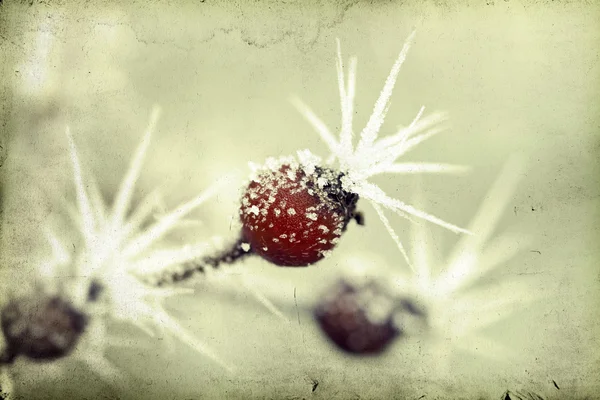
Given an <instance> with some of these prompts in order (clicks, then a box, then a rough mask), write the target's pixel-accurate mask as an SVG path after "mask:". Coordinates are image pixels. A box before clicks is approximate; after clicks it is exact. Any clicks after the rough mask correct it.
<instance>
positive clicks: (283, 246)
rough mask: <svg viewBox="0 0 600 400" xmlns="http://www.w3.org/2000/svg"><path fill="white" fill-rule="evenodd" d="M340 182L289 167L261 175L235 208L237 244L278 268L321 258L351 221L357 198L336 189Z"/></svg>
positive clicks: (323, 172) (325, 172) (330, 174)
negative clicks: (240, 242)
mask: <svg viewBox="0 0 600 400" xmlns="http://www.w3.org/2000/svg"><path fill="white" fill-rule="evenodd" d="M342 176H343V175H342V174H340V173H336V172H334V171H333V170H330V169H326V168H320V167H316V168H313V170H312V171H310V172H308V171H307V170H306V169H304V168H302V167H301V166H296V165H293V164H283V165H276V166H273V167H272V168H266V169H265V170H263V171H261V172H260V173H259V174H258V176H257V177H256V178H255V179H254V180H252V182H251V183H250V184H249V186H248V188H247V189H246V192H245V193H244V196H243V197H242V206H241V208H240V215H241V220H242V224H243V226H242V239H243V240H244V241H246V242H247V243H248V244H249V245H250V248H251V250H250V251H252V252H253V253H255V254H258V255H259V256H261V257H263V258H264V259H266V260H268V261H270V262H271V263H273V264H275V265H279V266H294V267H300V266H307V265H310V264H314V263H316V262H317V261H319V260H321V259H322V258H324V257H325V256H326V255H327V254H328V253H329V252H330V251H331V250H332V249H333V248H334V247H335V245H336V243H337V242H338V240H339V238H340V236H341V235H342V233H343V232H344V231H345V230H346V226H347V225H348V222H349V221H350V220H351V219H353V218H356V213H355V209H356V202H357V201H358V195H356V194H353V193H348V192H346V191H344V190H343V189H342V185H341V177H342Z"/></svg>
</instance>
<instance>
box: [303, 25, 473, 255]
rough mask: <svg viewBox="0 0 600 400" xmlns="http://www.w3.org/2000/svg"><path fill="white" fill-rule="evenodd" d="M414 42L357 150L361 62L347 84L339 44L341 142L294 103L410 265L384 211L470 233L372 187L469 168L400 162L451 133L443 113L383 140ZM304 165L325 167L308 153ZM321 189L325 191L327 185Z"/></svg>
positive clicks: (416, 120) (408, 42) (395, 67)
mask: <svg viewBox="0 0 600 400" xmlns="http://www.w3.org/2000/svg"><path fill="white" fill-rule="evenodd" d="M414 36H415V32H414V31H413V32H412V33H411V35H410V36H409V37H408V39H407V40H406V42H405V44H404V47H403V48H402V50H401V52H400V55H399V56H398V58H397V59H396V62H395V63H394V65H393V67H392V70H391V72H390V74H389V76H388V77H387V80H386V82H385V85H384V87H383V89H382V91H381V93H380V95H379V98H378V99H377V101H376V103H375V106H374V108H373V113H372V114H371V116H370V118H369V120H368V122H367V125H366V126H365V128H364V129H363V130H362V131H361V133H360V140H359V141H358V143H357V144H356V146H355V145H354V144H353V136H354V128H353V126H352V124H353V115H354V96H355V88H356V64H357V59H356V57H352V58H351V59H350V66H349V69H348V72H347V81H346V76H345V74H344V65H343V62H342V55H341V49H340V42H339V40H338V41H337V55H338V57H337V65H336V67H337V80H338V87H339V93H340V103H341V114H342V121H341V122H342V123H341V131H340V134H339V140H337V139H336V138H335V136H334V135H333V133H332V132H331V131H330V130H329V128H328V127H327V126H326V125H325V123H324V122H323V121H321V120H320V119H319V118H318V117H317V116H316V114H315V113H314V112H313V111H312V110H311V109H310V108H309V107H308V106H307V105H306V104H304V103H303V102H302V101H301V100H299V99H297V98H293V99H292V102H293V103H294V105H295V106H296V107H297V108H298V110H299V111H300V112H301V113H302V114H303V115H304V117H305V118H306V119H307V120H308V121H309V122H310V123H311V124H312V125H313V127H314V128H315V129H316V131H317V133H318V134H319V135H320V136H321V138H322V139H323V141H324V142H325V143H326V144H327V146H328V147H329V150H330V152H331V155H330V157H329V159H328V160H327V163H328V164H330V165H332V164H334V163H335V162H337V163H338V167H337V169H338V170H339V171H340V172H342V173H343V174H344V176H343V177H342V187H343V189H344V190H346V191H347V192H349V193H356V194H358V195H360V196H361V197H363V198H365V199H367V200H369V202H371V204H372V205H373V206H374V207H375V209H376V211H377V213H378V215H379V216H380V218H381V220H382V221H383V223H384V225H385V226H386V228H387V229H388V231H389V232H390V234H391V236H392V238H393V239H394V240H395V241H396V244H397V246H398V247H399V249H400V250H401V252H402V255H403V256H404V257H405V259H406V260H407V261H408V257H407V255H406V252H405V250H404V248H403V246H402V244H401V243H400V241H399V240H398V238H397V235H396V234H395V233H394V232H393V230H392V229H391V227H390V225H389V223H388V221H387V218H386V217H385V216H384V215H383V210H382V209H381V207H383V208H385V209H388V210H391V211H393V212H395V213H397V214H399V215H400V216H402V217H405V218H410V216H414V217H418V218H422V219H425V220H427V221H429V222H432V223H434V224H437V225H440V226H442V227H444V228H447V229H449V230H451V231H453V232H457V233H458V232H462V233H470V232H468V231H466V230H465V229H463V228H460V227H458V226H456V225H453V224H450V223H448V222H446V221H444V220H442V219H440V218H438V217H435V216H433V215H431V214H428V213H426V212H424V211H420V210H418V209H416V208H414V207H412V206H410V205H408V204H405V203H403V202H402V201H400V200H398V199H394V198H391V197H390V196H388V195H387V194H386V193H385V192H384V191H383V190H381V189H380V188H379V187H378V186H377V185H375V184H373V183H371V182H369V181H368V179H369V178H371V177H372V176H375V175H379V174H384V173H393V174H415V173H461V172H464V171H466V170H467V168H466V167H464V166H456V165H448V164H441V163H428V162H422V163H397V162H396V160H397V159H398V158H399V157H401V156H402V155H404V154H406V153H407V152H409V151H410V150H412V149H413V148H414V147H415V146H417V145H418V144H420V143H422V142H423V141H425V140H427V139H429V138H431V137H432V136H434V135H436V134H437V133H439V132H442V131H443V130H444V128H445V127H444V126H443V124H442V123H443V122H444V121H445V120H446V115H445V114H443V113H434V114H432V115H430V116H427V117H422V114H423V111H424V107H422V108H421V109H420V110H419V112H418V114H417V116H416V117H415V118H414V120H413V121H412V122H411V123H410V125H408V126H406V127H400V128H399V129H398V131H397V132H396V133H395V134H393V135H391V136H387V137H384V138H378V135H379V130H380V128H381V126H382V125H383V123H384V120H385V116H386V114H387V112H388V109H389V106H390V97H391V95H392V91H393V88H394V85H395V83H396V78H397V76H398V73H399V71H400V67H401V66H402V63H403V62H404V60H405V59H406V55H407V53H408V50H409V48H410V46H411V43H412V41H413V38H414ZM298 159H299V160H300V163H301V164H304V165H306V166H305V169H306V170H307V171H311V170H314V165H315V164H319V162H320V161H319V158H318V157H317V156H315V155H313V154H312V153H310V152H309V151H308V150H302V151H299V152H298ZM320 186H321V187H323V185H320Z"/></svg>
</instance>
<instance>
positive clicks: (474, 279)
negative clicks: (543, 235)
mask: <svg viewBox="0 0 600 400" xmlns="http://www.w3.org/2000/svg"><path fill="white" fill-rule="evenodd" d="M520 164H521V162H520V161H517V160H516V159H512V160H511V161H509V163H507V165H506V166H505V167H504V170H503V172H502V173H501V174H500V176H499V177H498V178H497V180H496V182H495V183H494V184H493V186H492V187H491V189H490V190H489V192H488V194H487V196H486V197H485V200H484V201H483V203H482V205H481V206H480V208H479V210H478V211H477V213H476V215H475V216H474V218H473V220H472V222H471V224H470V227H469V230H470V231H471V232H473V235H469V236H464V237H462V238H461V240H460V241H459V242H458V244H457V245H456V247H455V248H454V249H453V251H452V253H451V255H450V257H449V258H448V260H447V261H446V262H440V261H439V258H440V257H437V254H436V253H437V251H436V248H435V246H434V243H435V241H434V239H433V238H432V237H431V235H430V232H429V230H428V229H427V228H426V227H425V226H423V225H422V224H413V228H412V230H411V236H412V238H411V249H412V251H411V253H412V256H411V259H412V265H413V266H414V269H412V270H411V271H410V272H409V273H406V274H402V275H399V276H400V278H398V279H397V280H395V284H396V289H397V290H398V291H399V293H407V294H412V295H413V296H414V298H416V299H418V300H420V301H421V302H422V304H423V305H424V306H425V308H426V309H427V310H428V314H429V318H428V324H429V327H430V328H431V330H430V332H432V333H433V337H434V338H436V339H439V340H438V343H439V345H440V346H439V349H440V351H447V348H448V344H451V345H452V346H454V347H456V348H459V349H463V350H467V351H470V352H474V353H478V354H480V355H483V356H486V357H491V358H495V359H507V357H511V356H517V354H515V352H514V351H511V350H510V349H509V348H507V347H506V346H502V345H501V344H500V343H498V342H496V341H493V340H490V339H487V338H485V337H484V336H483V335H482V334H481V330H482V329H484V328H487V327H489V326H490V325H491V324H493V323H495V322H498V321H500V320H503V319H506V318H508V317H509V316H510V315H511V314H513V313H514V312H515V311H517V310H519V309H522V307H523V306H525V305H526V304H529V303H531V302H533V301H536V300H539V299H540V298H541V297H542V295H541V294H540V293H537V292H536V291H535V290H534V288H532V286H531V285H530V284H528V282H527V281H526V280H525V279H521V278H520V279H519V280H509V281H498V282H495V283H493V284H489V283H488V284H483V283H481V282H478V280H479V279H481V278H482V277H484V276H485V275H486V274H488V273H489V272H491V271H492V270H494V269H496V268H498V267H500V266H502V265H505V263H506V262H508V261H509V260H510V259H511V258H512V257H514V256H515V255H516V254H517V253H518V252H519V251H521V250H522V249H523V247H524V246H526V245H527V243H529V239H528V238H527V237H524V236H521V235H516V234H502V235H500V236H498V237H496V238H494V239H493V240H490V238H491V236H492V234H493V233H494V230H495V229H496V227H497V225H498V222H499V221H500V218H501V216H502V214H503V212H504V210H505V208H506V206H507V204H508V203H509V202H510V200H511V198H512V195H513V193H514V190H515V187H516V185H517V183H518V181H519V178H520V173H521V171H522V168H521V165H520ZM440 266H441V268H440Z"/></svg>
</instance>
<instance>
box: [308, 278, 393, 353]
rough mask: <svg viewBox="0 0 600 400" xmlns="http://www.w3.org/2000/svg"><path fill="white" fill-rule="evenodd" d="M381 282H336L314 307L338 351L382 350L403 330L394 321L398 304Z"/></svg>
mask: <svg viewBox="0 0 600 400" xmlns="http://www.w3.org/2000/svg"><path fill="white" fill-rule="evenodd" d="M397 301H398V300H397V299H396V298H395V297H394V296H393V295H391V294H390V293H388V292H387V291H386V290H385V289H384V288H383V287H382V285H380V284H378V283H377V282H376V281H374V280H371V281H368V282H365V283H364V284H356V283H350V282H348V281H340V282H339V283H337V284H336V285H335V286H334V287H333V288H332V290H331V291H330V292H329V293H328V294H327V295H326V296H325V297H324V298H323V300H322V301H321V302H320V304H319V305H317V307H316V308H315V310H314V316H315V319H316V321H317V323H318V324H319V326H320V328H321V330H322V331H323V333H325V335H326V336H327V337H328V338H329V339H330V340H331V341H332V342H333V343H334V344H335V345H336V346H337V347H338V348H340V349H341V350H344V351H345V352H347V353H351V354H357V355H368V354H371V355H376V354H380V353H382V352H383V351H384V350H385V349H387V347H388V346H389V345H390V344H391V343H392V342H393V341H394V340H395V339H396V338H397V337H398V336H399V335H402V334H403V332H402V330H401V329H399V328H398V327H397V326H396V325H395V324H394V314H395V312H396V311H397V309H398V307H399V306H402V305H401V304H399V303H397Z"/></svg>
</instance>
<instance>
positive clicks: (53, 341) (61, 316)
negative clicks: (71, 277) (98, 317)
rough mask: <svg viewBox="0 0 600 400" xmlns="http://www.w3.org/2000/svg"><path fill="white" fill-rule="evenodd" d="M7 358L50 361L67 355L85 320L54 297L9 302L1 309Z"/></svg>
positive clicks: (79, 313) (83, 316)
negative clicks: (18, 357) (19, 357)
mask: <svg viewBox="0 0 600 400" xmlns="http://www.w3.org/2000/svg"><path fill="white" fill-rule="evenodd" d="M0 319H1V326H2V332H3V334H4V337H5V338H6V343H7V345H8V346H7V349H6V350H5V354H8V356H7V357H8V358H9V359H10V358H14V357H16V356H18V355H23V356H25V357H28V358H30V359H33V360H54V359H57V358H61V357H64V356H66V355H68V354H69V353H70V352H71V351H72V350H73V348H74V347H75V345H76V344H77V342H78V340H79V337H80V336H81V334H82V333H83V331H84V329H85V326H86V323H87V317H86V316H85V315H84V314H83V313H82V312H80V311H79V310H77V309H76V308H74V307H73V306H72V305H71V304H70V303H68V302H67V301H65V300H63V299H62V298H60V297H58V296H49V295H45V294H40V295H36V296H27V297H21V298H16V299H12V300H11V301H10V302H8V304H6V305H5V306H4V308H3V309H2V315H1V317H0Z"/></svg>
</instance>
